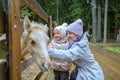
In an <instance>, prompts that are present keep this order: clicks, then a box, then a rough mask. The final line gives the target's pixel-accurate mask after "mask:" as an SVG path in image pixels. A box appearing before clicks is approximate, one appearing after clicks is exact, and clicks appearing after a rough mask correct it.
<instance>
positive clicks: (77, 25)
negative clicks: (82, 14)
mask: <svg viewBox="0 0 120 80" xmlns="http://www.w3.org/2000/svg"><path fill="white" fill-rule="evenodd" d="M66 31H67V32H72V33H74V34H76V35H78V36H81V35H82V34H83V22H82V20H81V19H77V20H76V21H75V22H73V23H71V24H70V25H69V26H68V28H67V29H66Z"/></svg>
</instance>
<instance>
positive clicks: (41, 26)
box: [30, 21, 48, 33]
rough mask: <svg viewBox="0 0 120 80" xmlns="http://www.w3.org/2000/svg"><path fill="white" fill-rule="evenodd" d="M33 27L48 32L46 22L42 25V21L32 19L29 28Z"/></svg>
mask: <svg viewBox="0 0 120 80" xmlns="http://www.w3.org/2000/svg"><path fill="white" fill-rule="evenodd" d="M33 28H38V29H40V30H43V31H45V32H46V33H47V32H48V27H47V24H45V25H44V24H43V23H37V22H34V21H32V22H31V29H33ZM31 29H30V30H31Z"/></svg>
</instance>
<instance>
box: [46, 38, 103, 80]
mask: <svg viewBox="0 0 120 80" xmlns="http://www.w3.org/2000/svg"><path fill="white" fill-rule="evenodd" d="M48 52H49V55H50V56H51V57H55V58H59V59H63V60H66V61H72V62H73V63H74V64H75V65H76V66H77V67H78V75H77V78H76V80H104V74H103V71H102V68H101V67H100V65H99V64H98V62H97V61H96V60H95V59H94V56H93V54H92V53H91V51H90V48H89V43H88V40H87V38H86V37H85V36H83V37H82V39H81V40H80V41H79V42H76V43H74V44H73V45H72V47H71V48H70V49H68V50H57V49H53V48H49V49H48Z"/></svg>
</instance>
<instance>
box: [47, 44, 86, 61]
mask: <svg viewBox="0 0 120 80" xmlns="http://www.w3.org/2000/svg"><path fill="white" fill-rule="evenodd" d="M48 52H49V55H50V57H54V58H59V59H62V60H67V61H74V60H77V59H79V58H80V57H84V56H83V55H81V54H83V53H84V50H83V49H82V48H80V47H79V45H76V46H75V47H72V48H71V49H69V50H57V49H53V48H49V49H48Z"/></svg>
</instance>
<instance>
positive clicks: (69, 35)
mask: <svg viewBox="0 0 120 80" xmlns="http://www.w3.org/2000/svg"><path fill="white" fill-rule="evenodd" d="M78 37H79V36H78V35H76V34H74V33H72V32H67V38H68V41H69V42H70V43H72V42H73V41H74V40H75V39H76V38H78Z"/></svg>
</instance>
